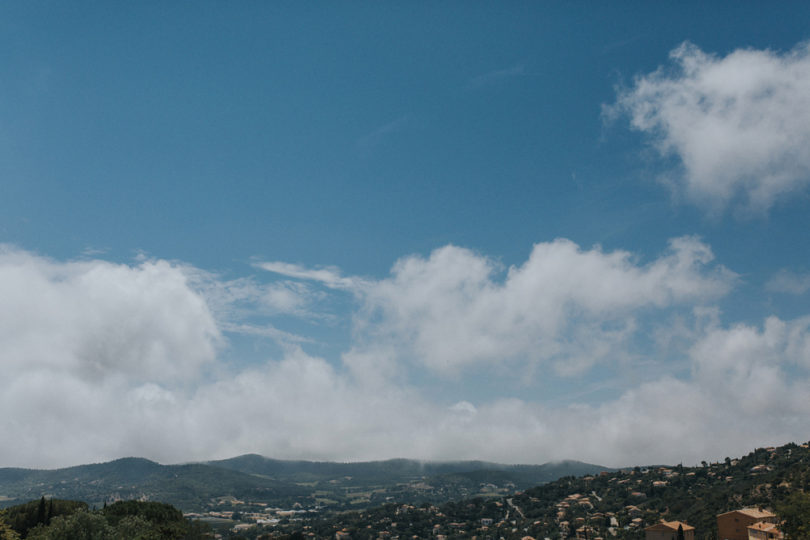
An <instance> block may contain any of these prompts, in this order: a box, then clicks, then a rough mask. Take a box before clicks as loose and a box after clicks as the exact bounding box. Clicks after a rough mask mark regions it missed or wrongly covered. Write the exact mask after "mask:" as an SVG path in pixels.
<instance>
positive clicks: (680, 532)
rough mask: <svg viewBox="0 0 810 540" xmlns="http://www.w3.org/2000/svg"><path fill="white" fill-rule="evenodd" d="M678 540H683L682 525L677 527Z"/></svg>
mask: <svg viewBox="0 0 810 540" xmlns="http://www.w3.org/2000/svg"><path fill="white" fill-rule="evenodd" d="M677 538H678V540H684V538H683V525H678V537H677Z"/></svg>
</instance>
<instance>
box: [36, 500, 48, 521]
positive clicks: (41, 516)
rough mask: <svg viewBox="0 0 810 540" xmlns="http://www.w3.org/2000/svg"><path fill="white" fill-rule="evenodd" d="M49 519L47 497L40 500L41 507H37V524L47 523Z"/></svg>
mask: <svg viewBox="0 0 810 540" xmlns="http://www.w3.org/2000/svg"><path fill="white" fill-rule="evenodd" d="M46 519H47V515H46V513H45V495H43V496H42V498H41V499H40V500H39V506H38V507H37V524H40V523H45V520H46Z"/></svg>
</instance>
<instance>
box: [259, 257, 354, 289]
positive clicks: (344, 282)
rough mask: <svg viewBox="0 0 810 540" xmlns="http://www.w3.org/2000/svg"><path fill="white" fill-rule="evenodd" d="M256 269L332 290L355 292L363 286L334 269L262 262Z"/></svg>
mask: <svg viewBox="0 0 810 540" xmlns="http://www.w3.org/2000/svg"><path fill="white" fill-rule="evenodd" d="M256 267H258V268H261V269H263V270H267V271H268V272H274V273H276V274H280V275H282V276H288V277H291V278H295V279H307V280H311V281H316V282H318V283H321V284H323V285H324V286H326V287H329V288H331V289H347V290H354V289H356V288H357V287H358V286H359V285H360V284H361V280H359V279H358V278H347V277H343V276H341V275H340V270H338V269H337V268H334V267H326V268H316V269H311V268H306V267H304V266H300V265H297V264H291V263H286V262H260V263H256Z"/></svg>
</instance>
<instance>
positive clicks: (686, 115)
mask: <svg viewBox="0 0 810 540" xmlns="http://www.w3.org/2000/svg"><path fill="white" fill-rule="evenodd" d="M670 59H671V60H672V63H671V65H669V66H664V67H661V68H659V69H658V70H657V71H655V72H653V73H650V74H647V75H642V76H639V77H637V78H636V79H635V81H634V83H633V85H632V86H631V87H630V88H627V89H623V90H620V91H619V94H618V97H617V101H616V103H615V104H614V105H613V106H611V107H607V108H606V113H607V114H608V116H614V117H615V116H616V115H619V114H626V115H627V116H629V119H630V125H631V126H632V128H633V129H635V130H638V131H640V132H642V133H643V134H645V135H646V136H647V137H648V138H649V140H650V141H651V142H652V144H653V145H654V147H655V148H656V149H657V150H658V152H659V153H660V154H661V155H662V156H665V157H675V158H676V159H677V160H678V162H679V164H680V170H679V171H674V172H673V173H672V176H671V177H670V178H669V180H670V181H671V182H672V183H673V184H674V186H675V187H676V188H677V189H678V191H680V192H683V193H684V194H685V195H686V196H687V197H688V198H689V199H691V200H692V201H694V202H697V203H699V204H701V205H703V206H706V207H709V208H710V209H712V210H713V211H720V210H723V209H724V208H727V207H729V206H739V207H740V208H744V209H746V210H749V211H753V212H757V213H763V212H765V211H767V210H768V209H769V208H770V207H771V206H772V205H773V204H774V203H776V202H777V201H778V200H781V199H784V198H785V197H786V196H788V195H789V194H791V193H796V192H798V191H800V190H804V189H805V188H806V186H807V185H808V183H810V153H808V152H807V148H809V147H810V45H808V44H807V43H804V44H801V45H798V46H797V47H796V48H794V49H793V50H791V51H788V52H785V53H779V52H775V51H770V50H754V49H739V50H736V51H734V52H732V53H730V54H728V55H727V56H725V57H719V56H716V55H712V54H708V53H705V52H703V51H701V50H700V49H699V48H698V47H696V46H695V45H693V44H690V43H688V42H687V43H684V44H682V45H681V46H679V47H678V48H676V49H675V50H673V51H672V52H671V53H670Z"/></svg>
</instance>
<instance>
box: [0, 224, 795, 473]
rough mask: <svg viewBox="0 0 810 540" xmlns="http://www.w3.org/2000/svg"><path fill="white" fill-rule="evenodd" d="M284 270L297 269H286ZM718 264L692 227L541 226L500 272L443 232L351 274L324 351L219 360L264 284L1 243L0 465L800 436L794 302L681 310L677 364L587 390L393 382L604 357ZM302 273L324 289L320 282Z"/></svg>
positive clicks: (543, 448) (537, 449)
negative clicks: (673, 232) (618, 385)
mask: <svg viewBox="0 0 810 540" xmlns="http://www.w3.org/2000/svg"><path fill="white" fill-rule="evenodd" d="M292 273H293V272H287V273H285V276H287V277H289V275H290V274H292ZM295 273H296V274H297V275H298V276H299V277H300V279H302V280H305V281H310V280H311V275H312V274H310V273H309V272H307V271H305V269H301V268H299V269H297V270H296V271H295ZM201 276H205V279H202V278H201ZM319 276H320V275H319ZM320 277H321V278H323V276H320ZM340 279H341V280H342V279H349V280H352V282H353V283H357V281H356V280H353V278H340ZM735 279H736V278H735V276H734V274H733V273H732V272H731V271H730V270H727V269H725V268H724V267H722V266H721V265H718V264H716V263H714V262H713V259H712V255H711V250H710V248H709V247H708V246H707V245H705V244H704V243H702V242H701V241H700V240H697V239H695V238H691V237H686V238H679V239H675V240H673V241H671V242H670V245H669V247H668V249H667V250H666V251H665V252H664V253H662V254H661V256H659V257H658V258H656V259H653V260H651V261H649V262H641V261H639V260H638V258H637V257H635V256H633V255H632V254H630V253H627V252H623V251H615V252H605V251H603V250H601V249H599V248H593V249H590V250H584V249H582V248H580V247H579V246H577V245H575V244H573V243H572V242H570V241H568V240H556V241H554V242H548V243H542V244H537V245H536V246H535V247H534V248H533V249H532V251H531V254H530V256H529V258H528V260H527V261H526V262H524V263H523V264H521V265H519V266H515V267H511V268H508V269H505V270H503V269H501V268H500V266H499V265H498V264H497V263H496V262H494V261H493V260H492V259H489V258H487V257H485V256H482V255H479V254H476V253H474V252H471V251H469V250H465V249H462V248H458V247H454V246H447V247H444V248H441V249H438V250H436V251H435V252H433V253H432V254H430V256H428V257H419V256H411V257H406V258H403V259H402V260H400V261H399V262H397V263H396V264H395V265H394V267H393V268H392V270H391V273H390V275H389V276H388V277H386V278H384V279H380V280H377V281H372V280H365V281H363V282H364V283H365V286H364V288H363V289H362V290H358V291H356V292H355V293H354V294H356V299H357V300H356V301H357V309H356V313H355V319H356V327H355V338H354V341H353V345H352V347H351V349H350V350H348V351H346V352H345V353H344V354H343V356H342V360H331V361H328V360H327V359H324V358H318V357H316V356H313V355H311V354H308V353H306V352H305V351H304V350H302V349H301V348H300V347H299V346H296V345H294V344H291V342H290V341H289V340H286V341H285V343H286V346H285V348H284V350H285V351H286V352H285V353H283V354H282V355H280V356H278V357H273V358H265V359H263V360H262V361H259V362H253V363H249V364H243V365H231V364H228V363H227V362H225V361H224V360H223V359H222V355H221V351H222V350H223V349H224V348H226V347H227V346H228V345H227V335H228V334H229V333H231V332H232V330H229V325H233V324H237V323H238V321H239V319H238V314H237V311H238V310H236V308H234V306H242V308H244V306H245V305H247V304H246V300H245V299H246V298H248V297H250V295H251V294H253V293H255V294H256V295H258V296H259V297H262V295H263V294H264V292H265V291H266V290H268V289H272V287H265V286H258V285H256V282H254V281H250V280H248V281H244V280H236V281H222V280H221V281H218V282H216V284H212V280H213V281H215V280H216V278H215V277H213V276H212V275H211V274H206V273H205V272H203V271H201V270H199V269H195V268H193V267H190V266H187V265H180V264H177V263H170V262H167V261H143V262H139V263H137V264H134V265H126V264H115V263H110V262H106V261H102V260H92V261H80V262H74V261H67V262H60V261H55V260H52V259H47V258H44V257H41V256H38V255H35V254H32V253H29V252H26V251H23V250H19V249H14V248H9V247H5V248H4V249H3V250H2V251H1V252H0V299H2V302H0V322H1V323H2V324H0V329H2V330H0V345H2V346H0V365H2V369H3V374H4V376H3V377H2V379H0V407H2V409H3V411H4V414H3V416H2V419H0V429H2V432H3V433H4V439H5V440H6V441H7V442H8V443H7V444H5V445H3V447H2V449H0V463H2V464H4V465H10V466H11V465H15V466H32V467H43V466H61V465H70V464H76V463H84V462H90V461H100V460H105V459H113V458H117V457H121V456H125V455H141V456H145V457H148V458H152V459H157V460H159V461H163V462H180V461H187V460H194V459H210V458H218V457H227V456H232V455H236V454H241V453H245V452H259V453H262V454H265V455H269V456H274V457H278V458H298V459H302V458H303V459H340V460H360V459H381V458H389V457H394V456H405V457H413V458H421V459H488V460H496V461H504V462H522V463H537V462H545V461H548V460H552V459H566V458H573V459H583V460H588V461H592V462H599V463H604V464H607V465H619V466H620V465H630V464H635V463H650V462H677V461H685V462H690V461H691V462H697V461H699V460H701V459H712V458H716V459H719V458H721V457H723V456H724V455H726V454H733V453H734V452H735V450H736V451H744V450H747V449H750V447H751V445H754V444H769V443H773V442H784V441H788V440H795V439H797V438H798V439H801V438H802V437H806V433H807V432H808V430H810V390H809V389H810V384H808V383H810V380H808V371H809V370H810V318H801V319H797V320H781V319H778V318H775V317H769V318H767V319H766V320H764V321H763V323H762V325H761V326H760V327H757V326H751V325H732V326H730V327H723V326H721V325H720V324H719V323H718V322H717V321H716V318H712V317H696V318H695V319H694V325H693V328H692V329H691V330H690V331H689V332H688V334H689V335H688V339H689V343H690V345H689V346H688V347H687V348H686V349H685V353H684V354H685V358H684V359H685V362H686V365H687V366H688V368H689V374H687V375H680V376H677V377H676V376H675V374H672V373H660V374H657V375H655V376H652V377H649V378H646V379H643V380H640V381H639V382H638V383H637V384H631V385H628V387H627V388H626V389H625V390H623V391H622V392H621V393H620V394H618V396H617V397H615V398H611V399H608V400H606V401H603V402H602V403H600V404H592V405H585V404H573V405H568V406H562V405H555V404H554V403H553V402H549V401H548V400H543V399H542V396H538V400H537V401H531V400H526V399H515V398H513V397H510V396H511V392H510V389H509V388H508V387H506V388H503V389H502V391H501V392H500V397H497V396H496V397H491V398H487V399H481V398H479V397H478V396H477V394H476V392H474V391H473V392H471V393H470V395H469V396H467V397H466V399H464V400H461V401H459V402H456V403H452V402H446V401H444V400H443V399H442V397H441V396H440V395H435V394H426V393H425V391H424V390H423V389H422V388H420V387H419V386H418V385H417V384H416V383H415V382H411V379H409V377H408V370H412V371H414V370H415V371H416V372H417V373H421V374H422V375H425V374H437V375H438V376H439V377H444V376H446V375H448V374H450V373H451V372H452V373H454V374H455V376H456V377H461V378H462V381H464V380H466V379H464V377H466V376H468V372H469V371H470V370H471V369H473V368H475V367H476V366H478V365H480V364H482V363H483V364H485V365H497V363H499V362H503V361H504V359H509V358H511V360H509V361H511V362H527V363H537V364H538V365H539V366H540V369H539V373H540V374H541V376H543V377H551V378H552V380H553V379H554V378H559V377H570V376H574V375H575V374H577V373H582V372H583V371H586V370H588V369H589V366H591V365H593V364H594V363H595V362H600V361H602V362H603V361H606V360H607V359H609V358H613V357H614V356H621V357H623V358H626V359H628V360H627V362H629V363H630V364H629V365H630V366H631V369H632V368H633V366H635V364H634V363H633V362H635V361H637V359H638V358H637V356H634V355H632V354H630V352H629V350H630V349H632V347H633V343H634V341H635V339H636V337H637V336H636V328H638V327H639V325H640V324H641V323H636V322H631V321H634V320H636V319H641V318H646V317H649V316H650V314H651V313H654V312H664V313H668V312H669V311H668V310H672V309H686V310H697V311H700V310H701V309H704V308H699V306H701V305H703V304H704V302H706V301H707V300H708V299H711V298H717V297H718V296H721V295H723V294H726V293H727V292H728V291H729V290H730V288H731V287H732V286H733V284H734V282H735ZM321 281H323V283H324V287H325V288H326V289H327V290H332V289H330V288H329V286H330V284H332V283H335V280H334V279H332V278H331V277H329V276H327V277H326V278H324V279H321ZM338 282H340V281H338ZM250 283H253V285H250ZM282 283H286V282H284V281H282ZM283 286H284V287H288V286H289V285H283ZM293 289H294V287H293ZM251 291H252V292H251ZM334 294H346V293H345V291H342V290H338V291H335V292H334ZM271 303H273V302H271ZM281 303H282V304H283V305H287V306H290V305H292V304H290V303H288V302H286V301H285V302H281ZM277 304H278V302H275V303H274V305H277ZM250 305H254V306H259V305H261V302H260V301H257V302H254V303H253V304H250ZM229 306H230V307H229ZM706 309H708V308H706ZM254 315H255V314H254ZM271 337H273V338H274V339H275V338H277V339H280V340H282V341H284V337H283V336H282V337H278V336H271ZM409 340H412V344H411V345H410V346H409V345H408V341H409ZM578 340H581V343H579V342H578ZM408 347H410V348H408ZM499 351H500V353H499ZM652 352H655V351H652ZM571 366H573V367H571ZM448 370H450V371H448ZM520 378H521V375H519V374H516V375H514V377H513V379H512V380H514V381H515V384H518V382H519V381H518V379H520ZM507 380H508V379H507ZM479 382H480V381H479ZM501 382H503V381H501Z"/></svg>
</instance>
